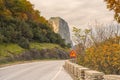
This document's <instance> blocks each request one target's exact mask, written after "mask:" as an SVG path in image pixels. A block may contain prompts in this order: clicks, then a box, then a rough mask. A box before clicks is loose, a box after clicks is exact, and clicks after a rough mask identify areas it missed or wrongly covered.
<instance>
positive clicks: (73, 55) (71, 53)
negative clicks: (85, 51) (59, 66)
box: [70, 50, 77, 58]
mask: <svg viewBox="0 0 120 80" xmlns="http://www.w3.org/2000/svg"><path fill="white" fill-rule="evenodd" d="M76 57H77V54H76V52H75V50H72V51H71V52H70V58H76Z"/></svg>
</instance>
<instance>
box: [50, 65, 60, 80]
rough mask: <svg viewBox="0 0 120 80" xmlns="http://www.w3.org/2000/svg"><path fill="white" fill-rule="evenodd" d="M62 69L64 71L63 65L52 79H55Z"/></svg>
mask: <svg viewBox="0 0 120 80" xmlns="http://www.w3.org/2000/svg"><path fill="white" fill-rule="evenodd" d="M61 71H62V67H60V69H59V71H58V72H57V73H56V75H55V76H54V77H53V78H52V79H51V80H55V79H56V78H57V76H58V75H59V74H60V72H61Z"/></svg>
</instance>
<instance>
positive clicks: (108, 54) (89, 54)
mask: <svg viewBox="0 0 120 80" xmlns="http://www.w3.org/2000/svg"><path fill="white" fill-rule="evenodd" d="M95 27H96V28H92V29H89V30H88V29H86V30H84V31H82V30H81V29H78V28H74V29H73V30H74V35H75V36H74V39H75V41H76V43H77V44H78V45H76V52H77V53H78V58H77V61H78V63H79V64H80V65H83V66H86V67H89V68H91V69H94V70H98V71H102V72H104V73H106V74H120V63H119V62H120V26H119V25H109V26H103V25H100V24H96V25H95Z"/></svg>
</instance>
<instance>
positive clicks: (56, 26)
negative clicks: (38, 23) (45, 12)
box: [49, 17, 72, 44]
mask: <svg viewBox="0 0 120 80" xmlns="http://www.w3.org/2000/svg"><path fill="white" fill-rule="evenodd" d="M49 23H50V24H51V25H52V27H53V31H54V32H55V33H58V34H60V36H61V37H62V38H63V39H65V43H66V44H68V43H70V44H72V41H71V39H70V31H69V26H68V24H67V22H66V21H65V20H63V19H62V18H60V17H51V18H50V19H49Z"/></svg>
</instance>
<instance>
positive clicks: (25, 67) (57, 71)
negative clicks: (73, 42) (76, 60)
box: [0, 61, 72, 80]
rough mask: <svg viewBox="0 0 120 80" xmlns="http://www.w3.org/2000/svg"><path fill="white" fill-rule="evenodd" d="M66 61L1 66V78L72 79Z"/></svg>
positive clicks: (17, 79)
mask: <svg viewBox="0 0 120 80" xmlns="http://www.w3.org/2000/svg"><path fill="white" fill-rule="evenodd" d="M63 64H64V61H40V62H32V63H24V64H18V65H13V66H8V67H3V68H0V80H72V78H71V77H70V76H69V74H67V72H66V71H65V70H64V68H63Z"/></svg>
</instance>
